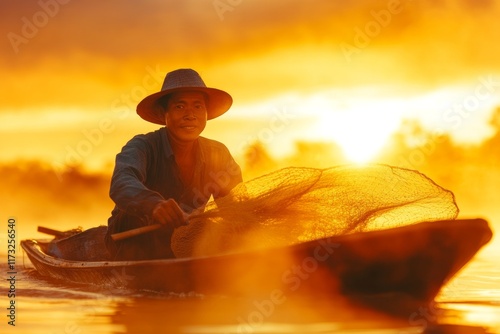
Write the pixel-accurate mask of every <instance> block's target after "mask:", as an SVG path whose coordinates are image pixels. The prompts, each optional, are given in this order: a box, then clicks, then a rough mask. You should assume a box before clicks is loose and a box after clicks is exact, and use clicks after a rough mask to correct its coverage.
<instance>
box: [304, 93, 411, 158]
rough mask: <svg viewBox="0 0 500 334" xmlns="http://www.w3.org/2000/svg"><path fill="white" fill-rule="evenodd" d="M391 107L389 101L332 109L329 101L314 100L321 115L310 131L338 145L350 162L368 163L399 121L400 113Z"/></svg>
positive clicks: (368, 101) (351, 103)
mask: <svg viewBox="0 0 500 334" xmlns="http://www.w3.org/2000/svg"><path fill="white" fill-rule="evenodd" d="M390 104H391V102H390V101H389V100H387V101H384V100H365V101H354V100H350V101H345V102H344V103H342V104H340V105H337V106H335V107H334V108H332V105H331V101H326V100H321V99H318V98H317V99H316V106H317V110H323V112H321V113H320V114H319V115H318V118H317V119H318V121H317V124H316V126H315V128H314V131H313V132H315V133H317V134H318V135H319V136H320V139H322V140H324V141H333V142H335V143H337V144H338V145H339V146H340V147H341V149H342V151H343V153H344V154H345V156H346V158H347V159H348V160H349V161H351V162H354V163H366V162H369V161H370V160H371V159H372V158H373V157H374V156H375V155H376V154H377V153H379V151H380V150H381V149H382V147H383V146H384V145H385V144H386V142H387V140H388V138H389V137H390V136H391V135H392V134H393V133H394V132H395V131H396V130H397V129H398V127H399V124H400V122H401V120H402V117H403V116H402V113H397V110H395V108H394V106H391V105H390ZM332 109H333V110H332ZM324 110H327V112H324ZM328 110H330V111H328Z"/></svg>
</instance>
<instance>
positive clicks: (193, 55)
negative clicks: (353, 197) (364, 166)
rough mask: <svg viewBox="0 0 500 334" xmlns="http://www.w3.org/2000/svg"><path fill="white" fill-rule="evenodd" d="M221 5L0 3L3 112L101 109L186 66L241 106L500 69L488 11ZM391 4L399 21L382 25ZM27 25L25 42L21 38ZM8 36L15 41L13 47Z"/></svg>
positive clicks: (429, 4) (389, 0)
mask: <svg viewBox="0 0 500 334" xmlns="http://www.w3.org/2000/svg"><path fill="white" fill-rule="evenodd" d="M221 1H222V3H226V4H229V5H228V6H229V7H230V9H227V10H226V11H224V12H223V15H222V18H223V20H221V15H220V14H221V12H220V10H219V11H218V10H217V9H216V8H215V7H214V3H216V2H215V1H213V0H205V1H198V0H184V1H173V0H167V1H159V0H145V1H141V2H138V1H133V0H121V1H118V0H111V1H101V2H82V1H74V0H73V1H69V0H64V1H63V0H39V1H36V2H35V1H33V2H19V1H17V2H13V1H12V2H1V3H0V11H2V13H8V14H6V15H4V16H5V18H4V19H3V20H2V22H1V23H0V29H1V32H2V35H4V36H6V37H7V38H4V39H3V43H4V44H3V45H2V47H3V48H4V50H5V51H4V52H2V54H1V55H0V68H1V71H2V75H3V80H4V81H5V82H8V83H9V84H8V85H6V87H5V89H3V90H2V92H0V99H1V100H2V107H3V108H2V109H3V110H4V111H5V110H6V109H9V108H10V109H15V108H33V107H37V106H40V105H48V106H51V105H57V106H75V105H77V106H79V107H80V106H83V107H85V106H86V107H89V108H95V107H101V108H102V107H107V106H109V105H110V103H111V102H112V101H113V100H115V99H116V98H118V97H120V96H121V94H124V93H127V92H129V91H130V90H131V89H132V88H133V87H134V86H136V85H138V84H139V85H140V83H141V81H142V79H143V77H144V75H145V73H146V72H145V68H146V66H152V67H155V66H159V67H161V68H162V69H164V71H165V72H166V71H168V70H171V69H173V68H177V67H187V66H189V67H195V68H197V69H199V70H200V71H201V72H203V73H206V75H207V76H208V80H207V81H210V82H213V83H214V84H222V85H231V86H232V87H234V91H235V95H236V96H240V97H241V98H243V99H250V98H252V96H259V95H261V94H262V95H266V94H273V93H281V92H286V91H289V90H297V91H300V90H311V89H313V90H314V89H316V88H321V87H324V86H328V85H330V86H335V85H342V84H348V85H349V84H359V85H363V84H373V83H378V82H384V81H385V82H387V81H389V82H393V83H394V82H396V83H397V82H412V81H416V82H426V83H431V84H433V83H437V84H441V83H442V82H443V81H450V80H460V79H461V78H463V77H464V76H471V75H476V74H477V73H478V72H481V71H483V72H484V71H486V72H488V73H491V72H494V71H499V67H500V66H499V65H498V62H497V59H498V56H499V54H500V47H499V46H496V44H495V43H493V42H492V41H496V40H498V39H500V23H498V22H497V21H498V20H497V19H496V17H498V14H499V3H498V1H492V0H482V1H472V0H461V1H459V2H457V1H451V0H441V1H438V2H436V1H431V0H427V1H424V0H422V1H411V0H408V1H402V0H401V1H398V0H373V1H349V2H346V1H329V0H324V1H314V2H310V1H286V0H275V1H265V0H255V1H241V2H234V1H233V2H229V1H226V0H221ZM62 3H65V4H62ZM397 3H400V6H401V8H400V9H401V10H398V12H397V13H395V14H391V15H390V17H389V18H387V17H386V18H385V19H384V16H383V14H384V13H387V11H388V9H389V8H390V6H392V4H397ZM230 4H233V5H230ZM51 6H52V7H51ZM229 7H228V8H229ZM47 8H49V9H47ZM50 8H52V9H50ZM398 8H399V7H398ZM44 13H45V14H44ZM44 15H45V17H46V18H47V20H46V21H47V22H46V23H45V24H42V23H44V19H43V18H44ZM384 20H385V21H384ZM29 24H32V25H35V26H36V27H35V30H36V32H33V33H32V34H31V35H33V36H31V35H30V36H25V35H26V34H24V35H23V31H24V30H26V29H28V28H26V27H25V26H26V25H29ZM370 24H371V26H370ZM377 25H378V28H376V26H377ZM374 27H375V28H374ZM23 29H24V30H23ZM367 29H368V30H367ZM369 29H372V30H369ZM373 29H375V30H373ZM377 29H378V30H377ZM28 30H29V29H28ZM24 32H25V31H24ZM9 34H10V35H9ZM12 34H16V35H17V36H21V37H22V38H24V39H25V40H23V42H20V44H18V45H16V46H15V47H14V46H13V42H12V36H13V35H12ZM361 35H364V37H363V36H361ZM9 36H10V37H9ZM23 36H24V37H23ZM360 36H361V37H360ZM363 39H364V41H365V43H364V44H363V43H361V44H362V45H360V43H359V42H360V41H362V40H363ZM346 45H348V46H350V47H352V48H353V49H351V50H355V51H354V53H352V54H350V55H349V56H346V52H345V48H344V49H343V48H342V46H346ZM16 49H17V52H16ZM217 73H223V74H227V75H230V76H224V77H222V75H221V74H219V75H218V74H217ZM270 78H271V79H270ZM235 81H236V83H235ZM231 86H230V87H231ZM259 87H260V88H262V90H261V91H260V92H259Z"/></svg>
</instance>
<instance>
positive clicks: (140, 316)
mask: <svg viewBox="0 0 500 334" xmlns="http://www.w3.org/2000/svg"><path fill="white" fill-rule="evenodd" d="M498 246H499V243H498V241H496V239H495V242H494V243H492V244H490V245H489V246H488V247H486V248H485V249H483V250H482V251H481V252H480V253H479V254H478V256H477V257H476V258H475V259H474V260H473V261H472V262H471V263H470V264H469V265H468V266H467V267H466V268H464V270H463V271H462V272H460V273H459V275H458V276H457V277H456V278H454V279H453V280H452V281H450V282H449V283H448V284H447V285H446V287H445V288H444V289H443V290H442V292H441V293H440V295H439V296H438V298H437V303H430V304H427V305H411V307H406V308H403V307H400V306H402V305H393V306H394V307H393V308H396V309H398V308H399V311H400V312H399V313H398V316H393V315H389V314H387V313H384V312H378V311H376V310H374V309H370V308H365V307H362V306H361V305H359V304H357V303H354V302H353V301H349V300H344V299H342V298H340V297H339V298H333V299H332V298H314V299H313V298H310V299H302V300H298V299H287V300H286V301H285V302H283V303H280V304H279V305H274V304H269V303H266V302H265V301H264V300H262V299H256V300H249V299H242V298H241V299H239V298H235V297H227V296H226V297H224V296H211V297H208V296H202V295H197V294H190V295H172V294H158V293H153V292H148V291H139V292H138V291H130V290H123V289H110V288H107V287H102V286H81V285H74V284H68V283H64V282H59V281H48V280H46V279H44V278H42V277H40V276H39V275H38V274H37V272H36V271H35V270H33V269H30V268H24V269H23V268H22V266H21V265H19V272H18V283H17V294H16V306H17V319H16V327H15V328H13V327H11V326H8V325H7V321H6V320H5V314H6V313H5V312H6V311H2V312H4V313H3V314H0V315H1V318H3V319H4V320H3V321H2V322H0V332H1V333H22V334H42V333H43V334H85V333H98V334H99V333H155V334H156V333H194V334H196V333H200V334H201V333H203V334H204V333H223V334H229V333H267V334H278V333H279V334H283V333H289V334H299V333H300V334H304V333H344V332H345V333H360V334H363V333H366V334H372V333H381V334H385V333H387V334H389V333H391V334H392V333H397V334H413V333H432V334H439V333H473V334H474V333H497V334H500V302H499V301H500V268H498V265H497V263H496V258H497V254H498V251H499V249H498ZM25 261H26V262H27V264H28V265H29V261H28V260H27V259H25ZM18 262H19V263H22V259H18ZM0 271H1V272H6V268H5V265H4V264H2V265H1V266H0ZM0 289H1V291H6V281H5V280H1V281H0ZM7 302H8V299H7V298H6V296H5V294H4V293H2V295H1V296H0V309H4V310H5V307H6V306H5V307H4V305H6V303H7Z"/></svg>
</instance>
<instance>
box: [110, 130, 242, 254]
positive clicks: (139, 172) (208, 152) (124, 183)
mask: <svg viewBox="0 0 500 334" xmlns="http://www.w3.org/2000/svg"><path fill="white" fill-rule="evenodd" d="M167 131H168V128H166V127H163V128H161V129H159V130H156V131H154V132H150V133H147V134H144V135H137V136H135V137H134V138H132V139H131V140H130V141H129V142H128V143H127V144H126V145H125V146H124V147H123V149H122V151H121V152H120V153H119V154H118V155H117V156H116V163H115V169H114V172H113V176H112V178H111V187H110V197H111V199H112V200H113V201H114V202H115V208H114V210H113V211H112V213H111V217H110V218H109V220H108V230H109V231H108V234H111V233H116V232H121V231H125V230H128V229H131V228H136V227H140V226H144V225H148V224H154V223H155V222H154V221H153V219H152V213H153V209H154V208H155V206H156V205H157V204H158V203H159V202H160V201H162V200H166V199H174V200H175V201H176V202H177V203H178V204H179V206H180V207H181V209H183V210H184V211H185V212H186V213H190V212H192V211H193V210H195V209H197V208H200V207H202V206H203V205H205V204H206V203H207V201H208V200H209V198H210V196H213V197H214V198H215V199H216V198H218V197H222V196H225V195H227V194H228V193H229V191H230V190H231V189H232V188H233V187H234V186H236V185H237V184H238V183H240V182H241V181H242V176H241V170H240V167H239V166H238V164H237V163H236V162H235V161H234V159H233V157H232V156H231V154H230V152H229V150H228V149H227V148H226V146H224V144H222V143H219V142H217V141H215V140H211V139H207V138H204V137H199V138H198V140H197V143H196V145H197V146H196V164H195V168H194V173H193V178H192V182H191V184H183V182H182V180H181V177H180V171H179V167H178V165H177V163H176V162H175V157H174V154H173V151H172V147H171V145H170V142H169V138H168V135H167ZM151 234H154V232H153V233H151ZM132 242H133V240H132ZM167 242H168V243H169V240H168V241H167ZM107 244H108V249H109V248H110V246H109V238H107ZM111 248H114V247H111ZM115 252H116V249H114V250H111V253H115ZM148 256H149V255H148Z"/></svg>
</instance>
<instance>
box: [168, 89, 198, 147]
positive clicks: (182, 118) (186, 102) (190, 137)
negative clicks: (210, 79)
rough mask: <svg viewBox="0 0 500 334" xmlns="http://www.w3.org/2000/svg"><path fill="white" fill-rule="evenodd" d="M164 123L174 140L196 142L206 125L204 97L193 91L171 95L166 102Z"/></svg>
mask: <svg viewBox="0 0 500 334" xmlns="http://www.w3.org/2000/svg"><path fill="white" fill-rule="evenodd" d="M165 123H166V124H167V127H168V129H169V131H170V134H171V135H172V136H173V137H174V139H176V140H178V141H182V142H189V141H194V140H196V139H197V138H198V137H199V136H200V134H201V132H202V131H203V130H204V129H205V126H206V125H207V107H206V105H205V95H204V94H203V93H201V92H195V91H193V92H178V93H173V94H172V95H171V96H170V98H169V100H168V104H167V109H166V112H165Z"/></svg>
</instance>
